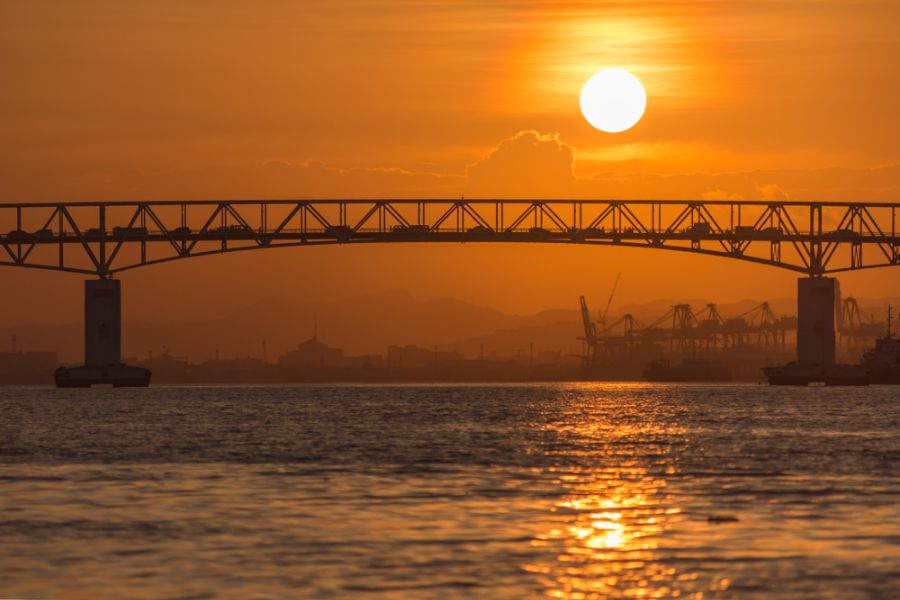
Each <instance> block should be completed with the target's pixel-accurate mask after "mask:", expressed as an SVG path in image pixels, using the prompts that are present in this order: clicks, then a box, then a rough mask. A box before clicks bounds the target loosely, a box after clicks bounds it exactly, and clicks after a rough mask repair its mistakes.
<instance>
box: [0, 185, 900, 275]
mask: <svg viewBox="0 0 900 600" xmlns="http://www.w3.org/2000/svg"><path fill="white" fill-rule="evenodd" d="M898 208H900V204H897V203H853V202H850V203H847V202H844V203H820V202H754V201H699V200H698V201H682V200H671V201H657V200H621V201H618V200H468V199H459V200H238V201H215V200H212V201H158V202H157V201H154V202H87V203H85V202H77V203H30V204H2V205H0V264H2V265H8V266H17V267H28V268H37V269H50V270H56V271H67V272H73V273H83V274H89V275H97V276H100V277H108V276H110V275H113V274H115V273H119V272H122V271H127V270H129V269H134V268H137V267H141V266H146V265H151V264H157V263H162V262H167V261H172V260H178V259H184V258H190V257H195V256H204V255H210V254H219V253H224V252H235V251H243V250H251V249H261V248H280V247H289V246H311V245H320V244H355V243H423V242H457V243H459V242H492V243H497V242H502V243H509V242H541V243H561V244H573V243H574V244H592V245H601V246H603V245H612V246H626V247H640V248H657V249H665V250H676V251H684V252H694V253H700V254H709V255H715V256H724V257H729V258H736V259H740V260H746V261H752V262H756V263H761V264H766V265H771V266H775V267H781V268H784V269H790V270H792V271H797V272H800V273H805V274H808V275H812V276H816V275H823V274H826V273H835V272H840V271H849V270H856V269H863V268H872V267H881V266H888V265H898V264H900V237H898V232H897V229H896V213H897V209H898Z"/></svg>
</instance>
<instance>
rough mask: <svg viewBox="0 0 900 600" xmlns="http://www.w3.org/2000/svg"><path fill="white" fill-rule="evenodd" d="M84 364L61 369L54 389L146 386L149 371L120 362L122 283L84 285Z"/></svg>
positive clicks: (100, 281) (104, 280) (104, 281)
mask: <svg viewBox="0 0 900 600" xmlns="http://www.w3.org/2000/svg"><path fill="white" fill-rule="evenodd" d="M84 363H85V364H84V365H82V366H78V367H60V368H59V369H57V370H56V373H54V379H55V382H56V387H91V386H92V385H111V386H113V387H146V386H148V385H149V384H150V370H149V369H143V368H141V367H131V366H128V365H126V364H124V363H122V282H121V281H119V280H118V279H109V278H101V279H89V280H87V281H85V282H84Z"/></svg>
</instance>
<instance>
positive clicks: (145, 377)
mask: <svg viewBox="0 0 900 600" xmlns="http://www.w3.org/2000/svg"><path fill="white" fill-rule="evenodd" d="M150 375H151V372H150V369H144V368H143V367H132V366H129V365H124V364H118V365H103V366H95V365H82V366H78V367H59V368H58V369H56V371H54V372H53V380H54V382H55V383H56V387H58V388H89V387H91V386H92V385H111V386H112V387H147V386H149V385H150Z"/></svg>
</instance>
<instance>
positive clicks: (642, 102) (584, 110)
mask: <svg viewBox="0 0 900 600" xmlns="http://www.w3.org/2000/svg"><path fill="white" fill-rule="evenodd" d="M646 108H647V93H646V92H645V91H644V86H643V85H641V82H640V80H639V79H638V78H637V77H635V76H634V75H632V74H631V73H629V72H628V71H626V70H625V69H603V70H602V71H597V73H596V74H595V75H594V76H593V77H591V78H590V79H588V80H587V83H585V84H584V87H583V88H581V114H583V115H584V118H585V119H587V122H588V123H590V124H591V125H592V126H593V127H595V128H597V129H599V130H600V131H605V132H607V133H618V132H620V131H625V130H626V129H630V128H632V127H634V126H635V124H636V123H637V122H638V121H640V120H641V117H642V116H644V109H646Z"/></svg>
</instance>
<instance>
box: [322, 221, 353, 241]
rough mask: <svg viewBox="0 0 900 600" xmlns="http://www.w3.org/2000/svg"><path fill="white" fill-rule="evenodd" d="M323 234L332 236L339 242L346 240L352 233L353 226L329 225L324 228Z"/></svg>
mask: <svg viewBox="0 0 900 600" xmlns="http://www.w3.org/2000/svg"><path fill="white" fill-rule="evenodd" d="M325 235H327V236H332V237H334V238H335V239H336V240H338V241H339V242H346V241H347V240H349V239H350V236H351V235H353V228H352V227H350V226H349V225H329V226H328V227H326V228H325Z"/></svg>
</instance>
